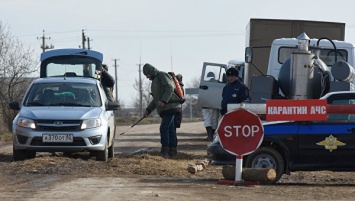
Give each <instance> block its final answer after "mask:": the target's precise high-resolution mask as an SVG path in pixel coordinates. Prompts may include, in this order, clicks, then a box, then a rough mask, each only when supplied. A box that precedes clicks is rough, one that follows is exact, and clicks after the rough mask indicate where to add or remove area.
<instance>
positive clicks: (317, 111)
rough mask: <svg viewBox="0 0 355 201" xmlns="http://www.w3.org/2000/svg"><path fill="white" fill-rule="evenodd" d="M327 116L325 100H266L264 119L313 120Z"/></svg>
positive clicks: (323, 118)
mask: <svg viewBox="0 0 355 201" xmlns="http://www.w3.org/2000/svg"><path fill="white" fill-rule="evenodd" d="M327 118H328V113H327V100H319V99H310V100H267V101H266V121H283V120H287V121H314V120H327Z"/></svg>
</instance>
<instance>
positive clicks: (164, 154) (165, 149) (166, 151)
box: [160, 147, 169, 157]
mask: <svg viewBox="0 0 355 201" xmlns="http://www.w3.org/2000/svg"><path fill="white" fill-rule="evenodd" d="M160 155H161V156H162V157H167V156H169V147H162V148H161V149H160Z"/></svg>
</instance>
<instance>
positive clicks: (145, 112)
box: [143, 110, 149, 118]
mask: <svg viewBox="0 0 355 201" xmlns="http://www.w3.org/2000/svg"><path fill="white" fill-rule="evenodd" d="M148 115H149V112H148V110H146V111H144V114H143V117H144V118H147V117H148Z"/></svg>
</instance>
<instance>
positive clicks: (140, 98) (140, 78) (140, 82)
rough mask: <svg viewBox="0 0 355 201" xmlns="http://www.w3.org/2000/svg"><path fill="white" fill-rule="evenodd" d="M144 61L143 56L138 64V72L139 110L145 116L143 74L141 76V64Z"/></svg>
mask: <svg viewBox="0 0 355 201" xmlns="http://www.w3.org/2000/svg"><path fill="white" fill-rule="evenodd" d="M141 63H142V61H141V58H140V59H139V64H138V67H139V68H138V73H139V112H140V114H141V115H140V116H143V89H142V76H141V72H142V70H141V66H142V64H141Z"/></svg>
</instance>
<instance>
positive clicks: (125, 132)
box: [120, 117, 145, 135]
mask: <svg viewBox="0 0 355 201" xmlns="http://www.w3.org/2000/svg"><path fill="white" fill-rule="evenodd" d="M144 118H145V117H142V118H140V119H139V120H138V121H137V122H136V123H134V124H133V125H132V126H131V127H129V128H128V129H127V130H126V131H125V132H123V133H121V134H120V135H124V134H125V133H126V132H127V131H129V130H130V129H131V128H133V127H134V126H135V125H137V124H139V122H141V121H142V120H143V119H144Z"/></svg>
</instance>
